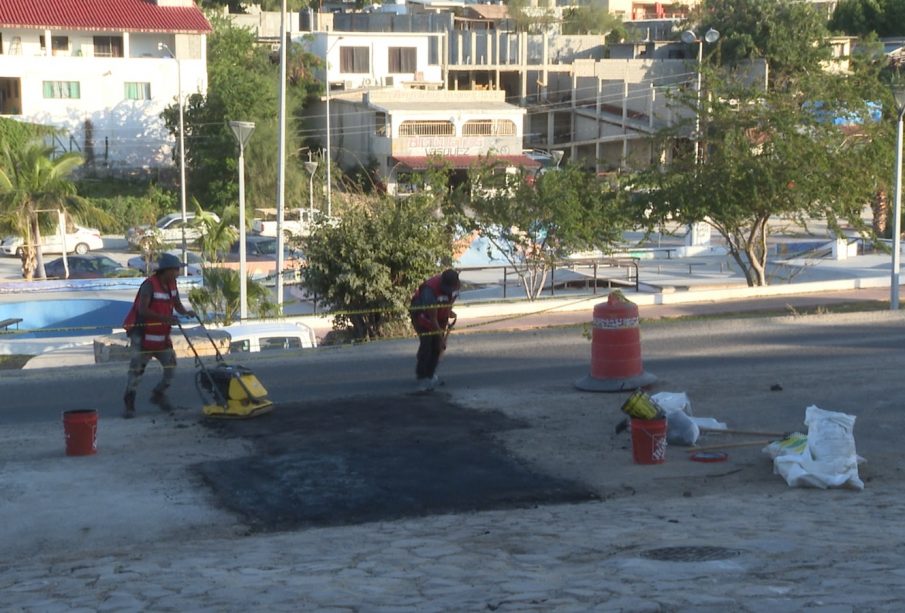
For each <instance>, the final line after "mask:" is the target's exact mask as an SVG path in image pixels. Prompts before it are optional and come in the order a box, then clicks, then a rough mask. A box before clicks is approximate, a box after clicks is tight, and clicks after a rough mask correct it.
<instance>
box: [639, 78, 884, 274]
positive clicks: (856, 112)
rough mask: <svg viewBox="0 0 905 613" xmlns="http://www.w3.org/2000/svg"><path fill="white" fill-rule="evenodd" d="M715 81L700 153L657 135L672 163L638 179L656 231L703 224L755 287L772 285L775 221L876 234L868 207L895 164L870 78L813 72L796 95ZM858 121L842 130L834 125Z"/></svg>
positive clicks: (644, 211)
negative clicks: (876, 114) (819, 222)
mask: <svg viewBox="0 0 905 613" xmlns="http://www.w3.org/2000/svg"><path fill="white" fill-rule="evenodd" d="M708 82H709V83H710V94H711V95H710V96H709V98H710V101H709V103H708V104H706V105H705V108H704V109H703V112H702V125H703V126H705V130H704V132H703V135H702V143H701V145H702V147H701V148H702V151H703V152H704V153H705V155H704V156H703V157H702V158H701V159H700V160H696V159H695V155H694V153H693V151H692V150H691V148H690V147H689V148H682V147H675V146H674V144H675V143H676V139H677V138H678V137H679V136H680V134H678V133H677V132H676V131H675V130H668V131H663V132H661V134H660V135H659V139H660V140H659V149H660V150H662V151H665V152H666V151H668V152H671V155H672V157H671V159H670V160H668V166H666V167H664V168H654V169H651V170H649V171H647V172H645V173H640V174H639V175H638V176H637V177H636V178H635V182H634V185H633V188H634V191H635V193H636V194H637V199H636V202H637V204H638V215H639V216H644V217H645V218H646V220H647V224H648V226H649V227H650V229H655V228H658V227H662V225H663V224H665V223H666V222H667V221H673V222H680V223H684V224H691V223H698V222H705V223H708V224H709V225H711V226H712V227H713V228H714V229H715V230H716V231H717V232H718V233H719V234H720V235H721V236H722V237H723V239H724V240H725V242H726V246H727V248H728V250H729V253H730V255H731V256H732V257H733V259H734V260H735V261H736V263H737V264H738V265H739V267H740V269H741V270H742V271H743V273H744V275H745V278H746V280H747V282H748V284H749V285H751V286H755V285H766V284H767V283H768V278H767V269H766V265H767V255H768V253H767V238H768V235H769V221H770V220H771V219H773V218H776V217H783V218H791V219H795V220H798V221H799V222H801V223H807V220H809V219H815V218H817V219H826V220H827V222H828V224H829V226H830V228H831V229H832V230H834V231H835V232H836V233H837V235H840V236H841V235H842V230H843V224H844V223H846V222H847V223H848V224H849V225H850V226H851V227H852V228H854V229H855V230H856V231H858V232H859V233H860V234H861V235H863V236H871V235H872V232H871V229H870V228H869V227H867V226H865V225H864V224H863V222H862V220H861V211H862V209H863V207H864V205H865V204H867V203H869V202H870V201H871V199H872V197H873V195H874V194H875V193H876V192H877V190H878V189H881V188H882V186H883V185H885V184H888V183H887V182H888V175H889V173H890V172H891V167H892V162H891V158H890V154H889V151H891V150H892V147H891V145H890V134H889V125H888V123H889V122H872V121H871V119H870V112H871V108H870V107H869V105H868V103H867V102H866V101H867V100H884V101H887V99H888V97H889V95H888V94H887V93H885V92H884V91H883V88H882V86H880V84H879V81H878V80H877V79H876V78H875V77H874V78H873V82H871V78H870V76H869V75H838V76H837V75H829V74H825V73H813V74H812V75H810V78H802V79H801V80H800V81H799V82H800V83H801V85H802V88H801V90H800V91H799V93H798V94H797V95H793V94H791V93H788V92H785V91H776V90H770V91H767V92H764V91H761V90H758V89H751V88H746V87H742V86H738V87H733V86H731V84H730V82H729V81H727V80H724V81H716V80H713V79H708ZM840 117H846V118H849V119H852V118H856V124H857V125H849V126H838V125H835V124H834V122H833V119H835V118H840Z"/></svg>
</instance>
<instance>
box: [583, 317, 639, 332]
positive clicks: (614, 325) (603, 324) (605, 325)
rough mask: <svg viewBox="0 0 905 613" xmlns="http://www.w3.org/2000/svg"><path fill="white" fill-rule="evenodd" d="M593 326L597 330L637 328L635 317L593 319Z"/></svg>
mask: <svg viewBox="0 0 905 613" xmlns="http://www.w3.org/2000/svg"><path fill="white" fill-rule="evenodd" d="M592 323H593V326H594V327H595V328H597V329H598V330H614V329H618V328H637V327H638V318H637V317H625V318H619V319H600V318H594V321H593V322H592Z"/></svg>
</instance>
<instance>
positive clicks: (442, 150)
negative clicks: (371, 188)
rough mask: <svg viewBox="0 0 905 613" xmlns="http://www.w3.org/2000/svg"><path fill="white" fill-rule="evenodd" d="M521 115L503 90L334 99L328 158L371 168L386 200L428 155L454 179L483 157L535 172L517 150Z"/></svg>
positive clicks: (382, 92) (385, 92)
mask: <svg viewBox="0 0 905 613" xmlns="http://www.w3.org/2000/svg"><path fill="white" fill-rule="evenodd" d="M321 110H323V109H321ZM316 112H317V111H316ZM524 115H525V109H522V108H519V107H518V106H515V105H513V104H508V103H506V101H505V100H504V96H503V92H501V91H460V92H452V91H448V90H444V91H432V90H421V89H403V88H398V89H391V88H384V89H373V90H371V91H368V92H346V93H337V94H336V95H335V97H333V98H332V99H331V108H330V116H331V122H330V123H331V125H330V132H331V135H332V138H331V149H332V155H333V159H334V160H335V161H336V162H337V163H339V164H340V165H342V166H343V167H345V168H347V169H351V168H354V167H356V166H359V165H360V166H364V167H367V166H368V165H369V164H370V163H374V164H376V168H377V175H378V178H379V179H380V180H381V181H382V182H383V183H384V184H385V185H386V188H387V191H388V192H390V193H395V192H396V191H397V183H404V182H405V181H404V180H403V179H402V178H401V177H402V176H404V175H406V174H409V173H411V172H412V171H421V170H424V169H426V168H427V167H428V165H429V163H430V160H431V158H432V156H443V158H444V161H445V163H446V164H448V165H449V166H450V167H451V169H452V170H453V171H458V172H454V175H459V176H460V178H464V176H465V173H466V171H467V170H468V169H469V168H470V167H471V166H472V165H474V164H476V163H478V162H479V160H480V158H481V156H486V155H488V154H493V155H495V156H497V158H498V159H499V160H501V161H503V162H504V163H505V164H506V165H507V166H510V167H524V168H528V169H536V168H538V167H539V166H540V163H539V162H537V161H536V160H534V159H532V158H530V157H528V156H526V155H524V154H523V151H522V139H523V137H524V132H523V123H524Z"/></svg>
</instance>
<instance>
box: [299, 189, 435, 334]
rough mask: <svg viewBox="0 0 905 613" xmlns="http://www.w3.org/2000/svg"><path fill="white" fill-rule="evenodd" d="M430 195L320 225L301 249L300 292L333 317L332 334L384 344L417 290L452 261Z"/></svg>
mask: <svg viewBox="0 0 905 613" xmlns="http://www.w3.org/2000/svg"><path fill="white" fill-rule="evenodd" d="M435 213H436V203H435V202H434V199H433V198H432V197H431V196H430V194H426V193H425V194H418V195H413V196H411V197H409V198H406V199H400V200H393V199H391V198H382V199H370V200H369V201H368V202H367V204H364V205H362V206H361V207H360V208H357V209H352V210H349V211H348V212H347V214H346V215H344V216H343V217H342V219H341V220H340V221H339V222H338V223H336V224H331V223H328V222H327V221H325V220H324V221H322V222H321V223H319V224H317V225H316V227H315V229H314V232H313V233H312V234H311V236H310V237H309V238H308V241H307V246H306V256H307V268H306V269H305V271H304V283H305V288H306V289H307V290H308V291H309V292H311V293H314V294H316V295H317V297H318V300H320V301H321V302H322V304H324V305H325V306H326V307H327V308H328V309H330V310H332V311H334V318H333V322H334V328H336V329H337V330H344V331H346V332H348V333H349V334H350V335H351V336H352V338H354V339H356V340H367V339H373V338H377V337H380V336H384V335H386V334H388V333H389V331H391V330H392V328H393V325H394V324H399V323H401V322H404V321H405V320H406V319H407V317H408V306H409V300H410V299H411V296H412V294H413V293H414V291H415V288H417V286H418V284H419V283H421V282H422V281H423V280H424V279H426V278H428V277H429V276H431V275H433V274H436V273H437V271H438V270H439V269H440V267H441V264H442V263H443V262H448V261H449V260H450V259H451V256H452V249H451V244H450V242H449V238H448V235H447V233H446V228H445V226H444V224H443V223H442V222H441V221H439V219H438V218H437V216H436V215H435Z"/></svg>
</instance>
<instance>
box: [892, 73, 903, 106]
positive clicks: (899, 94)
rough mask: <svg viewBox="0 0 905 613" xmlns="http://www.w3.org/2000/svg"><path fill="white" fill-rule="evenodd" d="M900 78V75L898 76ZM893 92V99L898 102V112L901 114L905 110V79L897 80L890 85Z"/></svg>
mask: <svg viewBox="0 0 905 613" xmlns="http://www.w3.org/2000/svg"><path fill="white" fill-rule="evenodd" d="M896 77H898V75H896ZM889 89H891V90H892V97H893V98H895V101H896V110H897V111H898V112H899V113H901V112H902V110H903V109H905V79H903V78H896V79H894V80H893V81H892V82H891V83H890V84H889Z"/></svg>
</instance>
